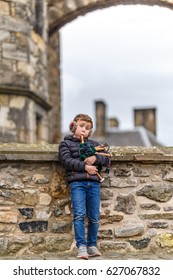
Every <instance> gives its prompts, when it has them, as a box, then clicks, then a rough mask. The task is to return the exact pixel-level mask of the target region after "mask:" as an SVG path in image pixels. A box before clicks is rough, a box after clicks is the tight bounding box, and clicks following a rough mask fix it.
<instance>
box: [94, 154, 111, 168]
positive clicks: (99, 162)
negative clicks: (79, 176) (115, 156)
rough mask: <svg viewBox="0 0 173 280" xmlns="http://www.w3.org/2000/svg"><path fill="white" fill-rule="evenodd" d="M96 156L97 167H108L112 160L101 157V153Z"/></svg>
mask: <svg viewBox="0 0 173 280" xmlns="http://www.w3.org/2000/svg"><path fill="white" fill-rule="evenodd" d="M95 156H96V161H95V164H96V165H101V166H107V165H108V164H109V160H110V159H109V157H108V156H103V155H99V153H98V154H95Z"/></svg>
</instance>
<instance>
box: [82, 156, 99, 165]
mask: <svg viewBox="0 0 173 280" xmlns="http://www.w3.org/2000/svg"><path fill="white" fill-rule="evenodd" d="M95 161H96V156H94V155H93V156H90V157H87V158H86V159H85V160H84V162H85V163H86V164H87V165H93V164H94V162H95Z"/></svg>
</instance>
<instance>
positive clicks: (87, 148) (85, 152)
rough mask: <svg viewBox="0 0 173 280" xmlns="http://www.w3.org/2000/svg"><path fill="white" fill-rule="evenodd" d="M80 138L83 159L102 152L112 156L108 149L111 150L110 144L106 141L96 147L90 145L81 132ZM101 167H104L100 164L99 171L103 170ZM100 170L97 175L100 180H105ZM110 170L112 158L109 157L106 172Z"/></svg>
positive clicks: (80, 151)
mask: <svg viewBox="0 0 173 280" xmlns="http://www.w3.org/2000/svg"><path fill="white" fill-rule="evenodd" d="M80 140H81V142H80V150H79V153H80V158H81V159H82V160H85V159H86V158H87V157H90V156H93V155H96V154H100V155H102V156H106V157H109V158H110V156H111V155H110V153H108V151H109V145H108V144H106V143H105V144H103V145H100V146H96V147H94V146H92V145H89V144H87V143H85V142H84V136H83V134H81V137H80ZM104 151H105V153H104ZM101 169H102V167H101V166H100V167H99V171H101ZM99 171H98V172H97V176H98V177H99V179H100V182H103V181H104V178H103V177H102V176H101V175H100V173H99ZM109 171H110V159H109V163H108V165H107V166H106V169H105V173H107V174H109Z"/></svg>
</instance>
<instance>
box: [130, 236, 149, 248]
mask: <svg viewBox="0 0 173 280" xmlns="http://www.w3.org/2000/svg"><path fill="white" fill-rule="evenodd" d="M150 241H151V238H149V237H146V238H143V239H138V240H128V242H129V243H130V244H131V245H132V246H133V247H134V248H135V249H137V250H139V249H144V248H147V247H148V245H149V243H150Z"/></svg>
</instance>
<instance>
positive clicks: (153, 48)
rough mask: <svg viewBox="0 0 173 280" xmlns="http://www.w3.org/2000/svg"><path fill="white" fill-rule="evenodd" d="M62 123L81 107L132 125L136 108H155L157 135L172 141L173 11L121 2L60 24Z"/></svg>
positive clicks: (125, 125)
mask: <svg viewBox="0 0 173 280" xmlns="http://www.w3.org/2000/svg"><path fill="white" fill-rule="evenodd" d="M61 39H62V45H61V62H62V64H61V71H62V74H61V75H62V129H63V131H68V124H69V122H70V121H71V120H72V119H73V117H74V116H75V115H76V114H78V113H87V114H89V115H90V116H91V117H93V119H94V121H95V112H94V101H95V100H104V101H105V102H106V104H107V117H108V118H109V117H117V118H118V119H119V123H120V129H122V130H124V129H132V128H133V127H134V126H133V108H151V107H156V108H157V138H158V140H160V141H161V142H162V143H163V144H164V145H165V146H173V127H172V123H173V11H171V10H170V9H167V8H160V7H158V6H154V7H149V6H141V5H132V6H121V5H120V6H117V7H111V8H107V9H103V10H97V11H95V12H91V13H88V14H87V15H85V16H81V17H78V18H77V19H76V20H74V21H73V22H71V23H69V24H66V25H65V26H64V27H63V28H62V29H61Z"/></svg>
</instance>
